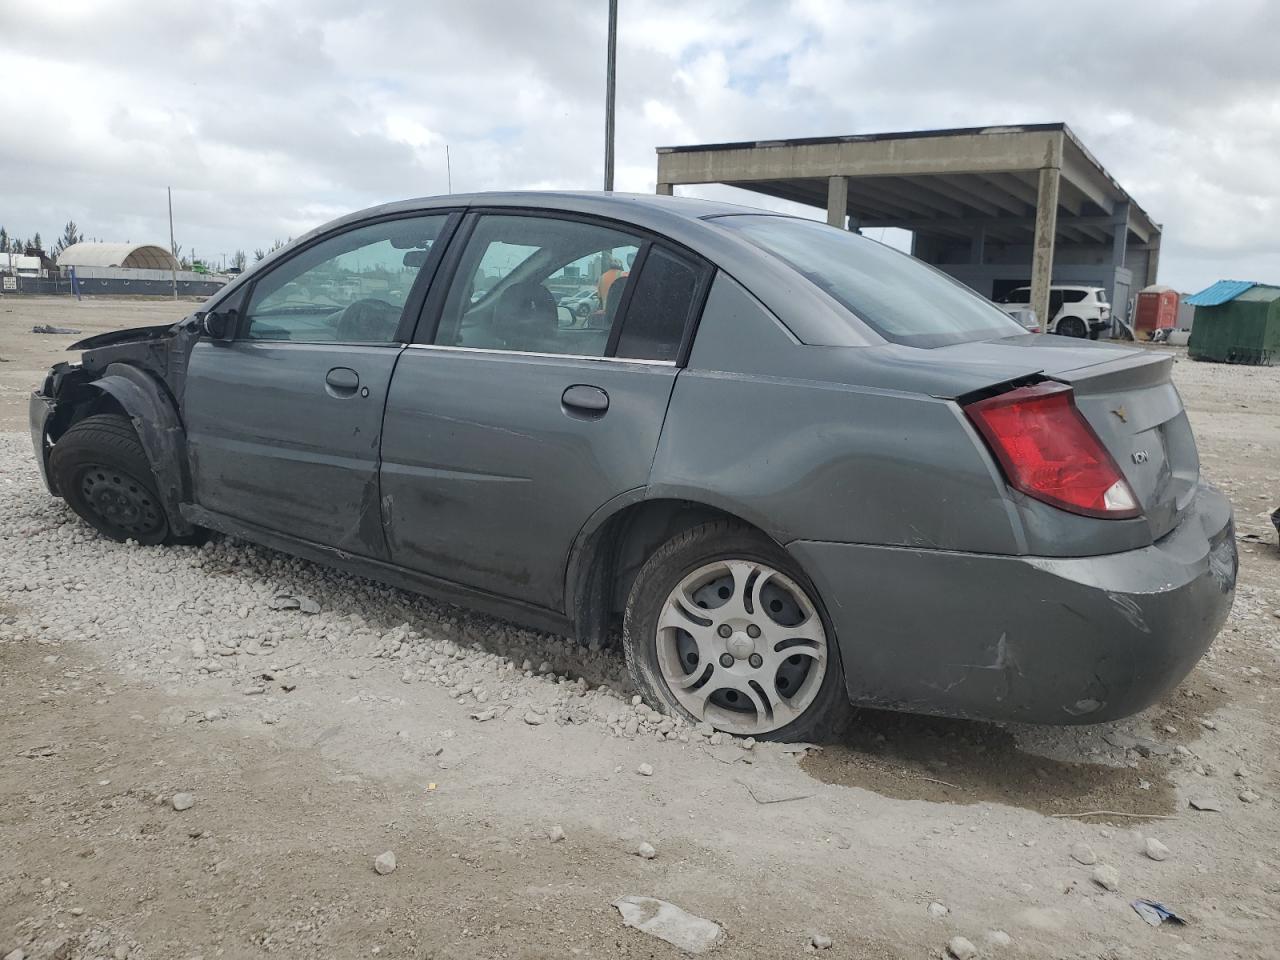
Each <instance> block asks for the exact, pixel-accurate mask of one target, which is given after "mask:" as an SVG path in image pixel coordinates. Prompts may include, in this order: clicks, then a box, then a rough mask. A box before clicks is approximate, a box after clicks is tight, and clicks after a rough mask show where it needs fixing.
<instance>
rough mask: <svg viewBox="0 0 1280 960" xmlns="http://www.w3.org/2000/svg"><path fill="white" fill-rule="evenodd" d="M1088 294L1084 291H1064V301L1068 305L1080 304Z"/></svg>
mask: <svg viewBox="0 0 1280 960" xmlns="http://www.w3.org/2000/svg"><path fill="white" fill-rule="evenodd" d="M1085 296H1086V294H1085V292H1084V291H1083V290H1063V291H1062V299H1063V301H1064V302H1066V303H1079V302H1080V301H1081V300H1083V299H1084V298H1085Z"/></svg>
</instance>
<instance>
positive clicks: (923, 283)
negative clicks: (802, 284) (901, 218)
mask: <svg viewBox="0 0 1280 960" xmlns="http://www.w3.org/2000/svg"><path fill="white" fill-rule="evenodd" d="M710 222H711V223H714V224H716V225H718V226H722V227H725V228H726V229H729V230H732V231H734V232H735V233H739V234H741V235H742V236H743V237H745V238H746V239H747V240H749V241H751V242H752V243H754V244H755V245H756V246H758V247H760V248H762V249H764V250H765V251H767V252H769V253H771V254H773V255H774V256H775V257H777V258H778V259H780V260H782V261H783V262H784V263H786V264H787V265H788V266H790V267H791V268H792V269H794V270H796V271H797V272H799V273H800V274H802V275H803V276H804V277H805V278H807V279H808V280H809V281H810V282H812V283H814V284H815V285H817V286H818V287H820V288H821V289H822V290H824V291H825V292H826V293H827V294H828V295H829V296H831V297H832V298H833V299H834V300H836V301H837V302H838V303H840V304H841V305H843V306H844V307H845V308H846V309H847V310H849V311H850V312H851V313H852V314H854V316H856V317H858V318H859V319H861V320H862V322H863V323H865V324H866V325H867V326H869V327H871V328H872V329H873V330H875V331H876V333H878V334H880V336H882V337H884V338H885V339H886V340H890V341H892V342H894V343H901V344H905V345H907V346H913V347H938V346H943V345H945V344H948V343H963V342H965V341H970V340H989V339H993V338H996V337H1008V336H1026V335H1027V331H1026V330H1025V329H1023V327H1022V326H1021V325H1020V324H1019V323H1018V322H1017V321H1015V320H1013V319H1012V318H1011V317H1010V316H1009V315H1008V314H1007V313H1005V312H1004V311H1003V310H1001V309H999V308H998V307H996V306H994V305H993V304H992V303H991V302H990V301H988V300H986V299H985V298H984V297H980V296H979V295H978V294H977V293H975V292H974V291H973V290H971V289H970V288H968V287H966V286H964V285H963V284H961V283H959V282H958V281H956V280H953V279H952V278H951V277H948V276H947V275H946V274H944V273H942V272H941V271H939V270H935V269H933V268H932V267H929V266H927V265H926V264H924V263H921V262H920V261H919V260H916V259H915V258H914V257H909V256H907V255H906V254H905V253H901V252H899V251H897V250H894V249H893V248H892V247H888V246H885V245H884V244H882V243H876V242H875V241H874V240H868V239H867V238H866V237H861V236H858V235H857V234H855V233H850V232H849V231H847V230H839V229H837V228H835V227H829V226H827V225H826V224H823V223H817V222H815V221H812V220H800V219H797V218H794V217H782V216H766V215H755V214H743V215H734V216H725V217H716V218H714V219H712V220H711V221H710Z"/></svg>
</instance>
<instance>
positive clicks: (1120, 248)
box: [1111, 202, 1129, 267]
mask: <svg viewBox="0 0 1280 960" xmlns="http://www.w3.org/2000/svg"><path fill="white" fill-rule="evenodd" d="M1111 223H1112V226H1111V231H1112V232H1111V265H1112V266H1113V267H1123V266H1124V253H1125V248H1126V247H1128V245H1129V204H1128V203H1127V202H1126V203H1117V204H1116V209H1115V217H1114V219H1113V220H1112V221H1111Z"/></svg>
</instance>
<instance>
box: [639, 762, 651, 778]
mask: <svg viewBox="0 0 1280 960" xmlns="http://www.w3.org/2000/svg"><path fill="white" fill-rule="evenodd" d="M636 773H638V774H640V776H642V777H652V776H653V767H652V765H650V764H647V763H642V764H640V766H638V767H636Z"/></svg>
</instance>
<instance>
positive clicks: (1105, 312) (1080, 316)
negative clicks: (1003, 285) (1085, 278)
mask: <svg viewBox="0 0 1280 960" xmlns="http://www.w3.org/2000/svg"><path fill="white" fill-rule="evenodd" d="M1030 302H1031V288H1030V287H1017V288H1015V289H1013V290H1010V291H1009V292H1008V293H1006V294H1005V295H1004V296H1003V297H1001V298H1000V299H999V300H998V301H997V303H998V304H999V305H1000V306H1002V307H1004V308H1005V312H1006V313H1008V314H1010V315H1013V314H1014V311H1015V310H1025V309H1026V308H1027V306H1028V304H1030ZM1049 318H1050V319H1049V324H1048V326H1047V327H1046V329H1045V333H1057V334H1061V335H1062V336H1064V337H1090V338H1092V339H1094V340H1097V339H1098V334H1099V333H1101V332H1102V331H1103V330H1106V329H1107V328H1108V327H1110V326H1111V304H1110V303H1108V302H1107V291H1106V290H1104V289H1103V288H1102V287H1074V286H1052V287H1050V288H1049Z"/></svg>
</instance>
